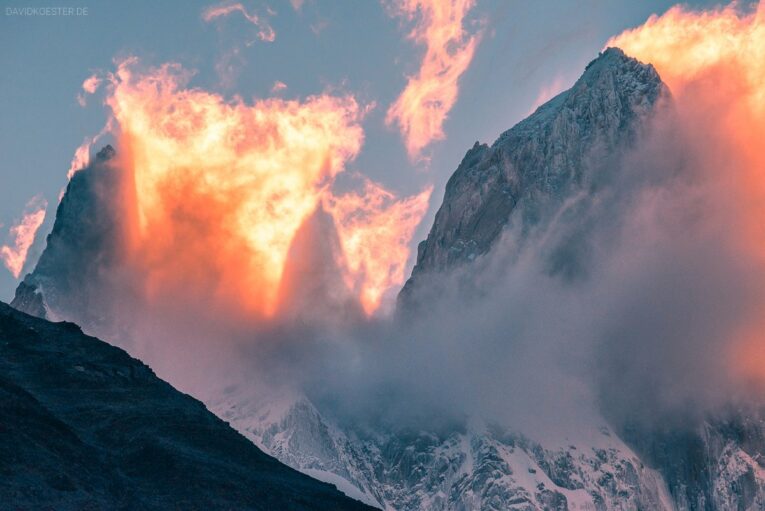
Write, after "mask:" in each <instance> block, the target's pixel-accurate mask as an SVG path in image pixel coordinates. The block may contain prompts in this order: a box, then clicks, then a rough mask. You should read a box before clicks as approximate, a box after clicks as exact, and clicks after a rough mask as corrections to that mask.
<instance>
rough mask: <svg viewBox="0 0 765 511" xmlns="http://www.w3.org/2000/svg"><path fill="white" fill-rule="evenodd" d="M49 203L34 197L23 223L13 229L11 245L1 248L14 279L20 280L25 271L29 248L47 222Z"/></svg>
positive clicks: (0, 251)
mask: <svg viewBox="0 0 765 511" xmlns="http://www.w3.org/2000/svg"><path fill="white" fill-rule="evenodd" d="M47 206H48V203H47V202H46V201H45V199H43V198H42V197H39V196H38V197H34V198H32V200H30V201H29V202H28V203H27V206H26V210H27V212H26V213H25V214H24V216H23V217H22V219H21V221H19V223H17V224H16V225H14V226H13V227H11V237H12V238H13V241H12V244H11V245H3V246H1V247H0V259H2V260H3V264H4V265H5V267H6V268H8V270H9V271H10V272H11V273H12V274H13V277H14V278H19V275H21V270H23V269H24V263H25V262H26V260H27V254H28V253H29V247H31V246H32V243H33V242H34V240H35V234H37V230H38V229H39V228H40V226H41V225H42V223H43V220H45V208H46V207H47Z"/></svg>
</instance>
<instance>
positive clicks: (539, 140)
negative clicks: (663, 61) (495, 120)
mask: <svg viewBox="0 0 765 511" xmlns="http://www.w3.org/2000/svg"><path fill="white" fill-rule="evenodd" d="M667 90H668V89H667V87H666V86H665V85H664V83H663V82H662V81H661V78H660V77H659V75H658V73H657V72H656V70H655V69H654V68H653V66H651V65H650V64H644V63H642V62H640V61H638V60H636V59H634V58H632V57H629V56H628V55H626V54H625V53H624V52H623V51H622V50H621V49H619V48H607V49H606V50H604V51H603V52H601V53H600V54H599V56H598V57H597V58H596V59H594V60H593V61H592V62H590V63H589V64H588V65H587V67H586V68H585V70H584V73H583V74H582V76H581V77H580V78H579V79H578V80H577V81H576V83H575V84H574V85H573V86H572V87H571V88H570V89H569V90H567V91H564V92H562V93H560V94H558V95H557V96H555V97H554V98H552V99H551V100H549V101H548V102H547V103H545V104H543V105H542V106H540V107H539V108H538V109H537V110H536V111H534V113H532V114H531V115H530V116H529V117H527V118H526V119H524V120H522V121H521V122H519V123H518V124H516V125H515V126H513V127H512V128H510V129H509V130H507V131H505V132H504V133H502V134H501V135H500V136H499V138H498V139H497V140H496V141H495V142H494V144H492V145H491V147H488V146H486V145H480V144H475V145H474V146H473V147H472V148H471V149H470V150H468V152H467V153H466V155H465V157H464V158H463V160H462V162H461V163H460V165H459V166H458V167H457V170H456V171H455V172H454V174H453V175H452V177H451V178H450V179H449V182H448V183H447V185H446V192H445V194H444V201H443V204H442V206H441V208H440V209H439V211H438V213H437V214H436V218H435V221H434V224H433V227H432V229H431V231H430V233H429V234H428V238H427V239H426V240H425V241H424V242H422V243H421V244H420V246H419V247H418V255H417V264H416V265H415V268H414V270H413V271H412V278H410V280H409V282H407V285H406V286H405V287H404V291H402V296H405V295H407V294H409V293H410V292H411V291H412V290H413V285H414V284H413V283H414V279H415V277H416V276H417V275H419V274H422V273H429V272H439V271H443V270H447V269H449V268H451V267H454V266H457V265H459V264H462V263H466V262H469V261H472V260H473V259H475V258H476V257H478V256H480V255H482V254H485V253H486V252H488V251H489V249H490V248H491V246H492V244H493V243H494V242H495V241H496V240H497V238H499V236H500V234H501V233H502V231H503V230H504V228H505V226H506V225H507V224H508V222H509V221H510V216H511V214H515V215H518V216H519V217H520V220H519V221H520V222H521V227H522V230H525V229H526V228H527V227H528V226H529V225H530V224H531V223H533V222H534V221H535V220H534V219H535V218H538V213H539V211H538V210H539V208H540V207H541V204H542V203H546V202H549V201H555V200H560V199H561V198H562V197H563V196H564V195H565V194H566V193H568V192H570V191H571V189H572V188H573V187H580V186H583V185H584V184H586V183H587V182H589V181H591V180H592V178H593V173H594V172H596V171H595V170H593V168H592V167H594V166H593V165H592V164H591V162H593V161H598V157H599V156H603V157H605V156H614V155H618V154H620V153H621V152H623V151H625V150H627V149H628V148H629V147H631V146H632V144H633V143H634V140H635V138H636V135H637V134H639V133H640V132H641V130H642V129H643V128H644V126H645V121H646V120H647V119H648V118H649V117H650V115H651V114H652V112H653V111H654V109H655V107H656V105H657V102H658V101H659V98H660V97H662V96H663V95H665V94H666V93H667ZM599 171H601V170H599Z"/></svg>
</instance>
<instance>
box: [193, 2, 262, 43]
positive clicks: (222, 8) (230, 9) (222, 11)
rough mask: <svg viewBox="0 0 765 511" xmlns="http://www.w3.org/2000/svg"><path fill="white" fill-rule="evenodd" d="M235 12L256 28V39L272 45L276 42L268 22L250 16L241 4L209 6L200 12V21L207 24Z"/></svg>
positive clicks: (256, 16)
mask: <svg viewBox="0 0 765 511" xmlns="http://www.w3.org/2000/svg"><path fill="white" fill-rule="evenodd" d="M235 12H239V13H241V14H242V16H244V19H246V20H247V21H248V22H250V23H252V24H253V25H254V26H255V27H256V28H257V30H258V33H257V35H258V39H260V40H261V41H265V42H268V43H272V42H274V41H275V40H276V32H275V31H274V29H273V27H271V25H270V24H269V23H268V21H267V20H265V19H263V18H261V17H260V16H258V15H256V14H250V13H249V12H247V9H245V8H244V6H243V5H242V4H241V3H226V2H224V3H222V4H219V5H213V6H210V7H208V8H207V9H205V10H204V11H203V12H202V19H203V20H204V21H206V22H208V23H209V22H211V21H212V20H214V19H216V18H220V17H225V16H228V15H229V14H232V13H235Z"/></svg>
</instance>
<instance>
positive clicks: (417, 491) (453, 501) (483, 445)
mask: <svg viewBox="0 0 765 511" xmlns="http://www.w3.org/2000/svg"><path fill="white" fill-rule="evenodd" d="M271 399H272V400H270V401H269V402H268V403H263V404H262V405H259V404H258V403H256V402H254V401H253V400H252V399H251V396H250V395H249V394H248V393H247V392H244V393H239V392H237V391H236V390H229V393H228V394H227V395H226V396H224V397H223V398H222V399H221V400H220V401H218V402H215V403H211V404H210V406H211V408H212V409H213V411H215V413H217V414H218V415H219V416H220V417H222V418H223V419H225V420H226V421H228V422H229V423H230V424H231V425H232V426H233V427H234V428H235V429H237V430H238V431H240V432H241V433H242V434H244V435H245V436H246V437H247V438H249V439H251V440H252V441H253V442H255V444H256V445H258V446H259V447H260V448H262V449H264V450H265V451H267V452H269V453H271V454H273V455H274V456H276V457H277V458H278V459H280V460H281V461H283V462H285V463H287V464H289V465H291V466H293V467H295V468H299V469H300V470H302V471H303V472H305V473H307V474H310V475H312V476H314V477H317V478H319V479H322V480H325V481H328V482H333V483H335V484H336V485H337V487H338V488H339V489H341V490H343V491H345V492H346V494H347V495H349V496H352V497H355V498H358V499H359V500H362V501H364V502H366V503H369V504H372V505H380V506H383V507H384V508H386V509H400V510H419V509H430V510H456V509H489V510H504V509H517V510H533V509H561V510H565V509H572V510H573V509H591V510H595V509H617V510H620V509H624V510H627V509H662V508H667V509H669V508H671V506H670V504H669V502H670V500H669V496H668V493H667V492H666V490H665V487H664V483H663V481H662V479H661V476H659V475H658V474H657V473H656V472H655V471H653V470H651V469H649V468H647V467H646V466H645V465H644V464H643V463H642V462H641V461H640V459H639V458H638V456H637V455H635V453H634V452H633V451H632V450H631V449H630V448H629V447H627V446H626V445H625V444H624V443H623V442H622V441H621V440H620V439H619V438H618V437H617V436H616V435H615V434H614V433H613V432H612V431H611V430H610V429H609V427H608V426H607V425H605V423H604V422H602V421H599V419H598V418H596V417H593V425H594V429H593V430H591V431H577V432H576V437H570V438H559V439H555V440H551V439H547V442H546V443H545V444H543V443H540V442H539V441H537V440H534V439H531V438H529V437H527V436H525V435H522V434H518V433H515V432H512V431H505V430H502V429H499V428H495V427H490V426H487V425H486V424H483V423H482V422H481V421H477V420H474V421H469V422H467V423H466V424H464V425H460V426H458V427H454V428H450V429H442V428H441V429H440V431H436V432H434V431H425V430H390V429H382V428H381V429H378V430H374V431H359V430H349V429H348V428H344V427H343V426H342V425H339V424H338V423H337V422H334V421H331V420H329V419H328V418H327V417H325V416H322V414H321V413H320V412H319V411H318V410H317V409H316V408H315V407H314V406H313V405H312V404H311V403H310V402H308V400H306V399H305V398H301V397H299V396H282V397H281V398H280V399H279V400H277V401H276V402H275V401H273V396H272V397H271ZM275 403H278V404H275Z"/></svg>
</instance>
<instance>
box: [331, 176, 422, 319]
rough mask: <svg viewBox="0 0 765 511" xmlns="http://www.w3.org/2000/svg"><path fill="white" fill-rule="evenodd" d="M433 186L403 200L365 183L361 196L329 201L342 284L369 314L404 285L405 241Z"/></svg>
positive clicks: (342, 196)
mask: <svg viewBox="0 0 765 511" xmlns="http://www.w3.org/2000/svg"><path fill="white" fill-rule="evenodd" d="M432 191H433V189H432V187H428V188H426V189H425V190H423V191H422V192H420V193H419V194H417V195H414V196H412V197H408V198H406V199H403V200H398V199H397V198H396V196H395V195H394V194H392V193H391V192H389V191H388V190H386V189H384V188H383V187H382V186H380V185H378V184H376V183H374V182H372V181H369V180H365V181H364V189H363V191H362V192H361V193H358V192H349V193H347V194H344V195H340V196H336V197H335V196H333V197H330V198H328V200H327V204H326V209H327V210H328V211H329V212H330V214H331V215H332V216H333V218H334V219H335V224H336V226H337V230H338V234H339V236H340V242H341V244H342V248H343V252H344V254H345V258H346V261H345V263H346V264H347V266H348V269H349V270H350V271H349V272H348V273H347V275H346V280H347V282H346V283H347V284H348V286H349V287H350V288H351V289H355V290H357V292H358V295H359V297H360V299H361V304H362V306H363V307H364V310H365V311H366V312H367V313H368V314H369V313H371V312H373V311H374V310H376V309H377V308H378V307H379V306H380V302H381V300H382V298H383V295H384V293H385V292H386V291H387V290H389V289H391V288H392V287H394V286H398V285H400V284H402V283H403V282H404V278H405V273H404V271H405V269H406V263H407V258H408V257H409V242H410V241H411V239H412V236H413V234H414V230H415V229H416V228H417V226H418V225H419V223H420V220H422V217H423V215H424V214H425V212H426V211H427V209H428V201H429V199H430V194H431V192H432Z"/></svg>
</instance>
